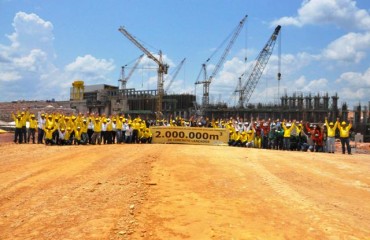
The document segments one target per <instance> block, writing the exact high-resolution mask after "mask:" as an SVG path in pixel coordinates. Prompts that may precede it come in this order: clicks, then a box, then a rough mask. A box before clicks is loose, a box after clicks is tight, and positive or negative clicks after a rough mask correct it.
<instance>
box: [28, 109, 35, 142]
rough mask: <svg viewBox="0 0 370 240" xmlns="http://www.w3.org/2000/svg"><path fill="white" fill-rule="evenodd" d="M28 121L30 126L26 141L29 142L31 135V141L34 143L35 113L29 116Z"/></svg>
mask: <svg viewBox="0 0 370 240" xmlns="http://www.w3.org/2000/svg"><path fill="white" fill-rule="evenodd" d="M28 121H29V123H30V126H29V128H28V139H27V142H28V143H29V142H30V139H31V137H32V143H35V133H36V128H37V120H36V116H35V114H31V117H30V119H29V120H28Z"/></svg>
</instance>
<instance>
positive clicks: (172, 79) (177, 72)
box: [165, 58, 186, 92]
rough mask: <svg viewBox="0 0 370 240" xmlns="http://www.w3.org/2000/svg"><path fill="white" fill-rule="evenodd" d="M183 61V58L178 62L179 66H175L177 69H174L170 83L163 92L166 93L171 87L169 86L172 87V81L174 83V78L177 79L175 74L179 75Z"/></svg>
mask: <svg viewBox="0 0 370 240" xmlns="http://www.w3.org/2000/svg"><path fill="white" fill-rule="evenodd" d="M185 60H186V58H184V59H183V60H182V61H181V62H180V64H179V66H177V69H176V71H175V73H174V74H173V76H172V78H171V80H170V82H169V83H168V85H167V87H166V90H165V92H168V90H169V89H170V87H171V85H172V83H173V81H174V80H175V78H176V77H177V74H179V72H180V69H181V68H182V65H184V62H185Z"/></svg>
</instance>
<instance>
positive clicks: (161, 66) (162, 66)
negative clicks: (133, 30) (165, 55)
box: [118, 26, 169, 118]
mask: <svg viewBox="0 0 370 240" xmlns="http://www.w3.org/2000/svg"><path fill="white" fill-rule="evenodd" d="M118 31H120V32H121V33H122V34H123V35H124V36H125V37H127V38H128V39H129V40H130V41H131V42H132V43H133V44H135V45H136V46H137V47H138V48H139V49H140V50H141V51H143V53H144V54H145V55H146V56H147V57H148V58H150V59H152V60H153V61H154V62H155V63H157V64H158V71H157V73H158V81H157V103H156V115H157V118H159V116H160V115H161V114H162V101H163V95H164V89H163V82H164V80H163V75H164V74H167V72H168V68H169V66H168V64H166V63H164V62H163V60H162V51H159V58H156V57H155V56H154V55H153V54H152V53H151V52H149V51H148V50H147V49H146V48H145V47H144V46H143V45H142V44H141V43H140V42H138V40H136V38H135V37H134V36H132V35H131V34H130V33H129V32H128V31H127V30H126V29H125V28H124V27H122V26H121V27H120V28H119V29H118Z"/></svg>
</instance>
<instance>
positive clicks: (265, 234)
mask: <svg viewBox="0 0 370 240" xmlns="http://www.w3.org/2000/svg"><path fill="white" fill-rule="evenodd" d="M11 139H12V136H11V135H9V134H0V159H1V160H0V239H2V240H4V239H12V240H13V239H263V240H265V239H295V240H296V239H330V240H337V239H338V240H340V239H351V240H355V239H361V240H362V239H370V155H369V154H368V150H369V149H363V151H362V152H361V151H356V152H355V153H354V154H353V155H347V154H346V155H343V154H342V153H340V152H337V153H335V154H328V153H311V152H290V151H275V150H260V149H247V148H238V147H228V146H204V145H179V144H176V145H175V144H123V145H117V144H114V145H91V146H45V145H40V144H21V145H19V144H14V143H12V142H11ZM368 147H369V146H368V145H367V146H366V148H368Z"/></svg>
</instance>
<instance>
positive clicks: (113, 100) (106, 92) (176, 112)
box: [71, 84, 195, 118]
mask: <svg viewBox="0 0 370 240" xmlns="http://www.w3.org/2000/svg"><path fill="white" fill-rule="evenodd" d="M74 92H75V91H74V87H73V88H71V107H72V108H75V109H76V110H77V111H79V112H96V113H99V114H102V113H104V114H106V115H110V114H113V113H125V114H140V115H143V116H146V117H151V118H156V117H158V116H159V117H160V118H167V117H168V116H170V115H172V116H181V117H184V118H187V117H189V116H190V113H191V111H192V109H193V102H195V95H191V94H172V95H164V96H163V99H162V112H161V113H159V114H158V113H156V112H155V111H156V110H155V109H156V103H157V90H136V89H134V88H129V89H119V88H118V87H116V86H111V85H107V84H98V85H87V86H84V93H83V98H82V99H80V98H77V99H76V98H75V95H74V94H73V93H74Z"/></svg>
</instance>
